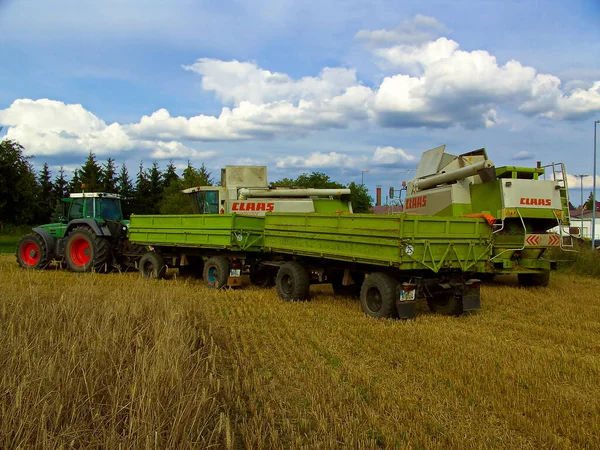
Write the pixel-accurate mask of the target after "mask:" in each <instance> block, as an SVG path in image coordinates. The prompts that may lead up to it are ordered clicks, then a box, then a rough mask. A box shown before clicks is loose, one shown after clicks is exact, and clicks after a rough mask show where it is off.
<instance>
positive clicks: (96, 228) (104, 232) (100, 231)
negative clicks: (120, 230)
mask: <svg viewBox="0 0 600 450" xmlns="http://www.w3.org/2000/svg"><path fill="white" fill-rule="evenodd" d="M80 225H86V226H88V227H90V228H91V229H92V231H93V232H94V233H96V234H97V235H98V236H112V234H111V232H110V230H109V229H108V227H106V226H104V227H101V226H100V225H98V222H96V221H95V220H94V219H75V220H71V221H70V222H69V227H68V228H67V231H66V233H65V236H66V235H67V234H68V233H70V232H71V231H72V230H73V228H75V227H78V226H80Z"/></svg>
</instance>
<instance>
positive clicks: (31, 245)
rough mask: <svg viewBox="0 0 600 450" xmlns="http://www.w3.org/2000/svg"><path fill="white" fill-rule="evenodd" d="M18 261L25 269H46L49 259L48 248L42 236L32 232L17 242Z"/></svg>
mask: <svg viewBox="0 0 600 450" xmlns="http://www.w3.org/2000/svg"><path fill="white" fill-rule="evenodd" d="M16 256H17V262H18V263H19V266H21V267H22V268H23V269H45V268H46V266H47V265H48V264H49V263H50V261H48V249H47V248H46V244H45V243H44V240H43V239H42V237H41V236H40V235H39V234H37V233H31V234H28V235H27V236H24V237H22V238H21V240H20V241H19V243H18V244H17V252H16Z"/></svg>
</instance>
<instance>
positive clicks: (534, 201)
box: [519, 197, 552, 206]
mask: <svg viewBox="0 0 600 450" xmlns="http://www.w3.org/2000/svg"><path fill="white" fill-rule="evenodd" d="M519 203H521V205H529V206H552V200H551V199H549V198H530V197H521V201H520V202H519Z"/></svg>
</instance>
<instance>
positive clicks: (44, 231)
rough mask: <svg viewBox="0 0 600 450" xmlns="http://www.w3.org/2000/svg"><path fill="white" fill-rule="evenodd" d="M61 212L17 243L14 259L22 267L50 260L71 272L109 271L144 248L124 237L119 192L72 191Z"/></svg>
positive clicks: (41, 265) (122, 265) (133, 258)
mask: <svg viewBox="0 0 600 450" xmlns="http://www.w3.org/2000/svg"><path fill="white" fill-rule="evenodd" d="M62 202H63V211H64V212H65V215H64V216H61V217H60V218H59V221H58V222H56V223H51V224H47V225H41V226H40V227H37V228H34V229H33V230H32V233H31V234H29V235H27V236H25V237H23V238H22V239H21V240H20V241H19V244H18V245H17V253H16V256H17V262H18V263H19V265H20V266H21V267H23V268H25V269H45V268H46V267H47V266H48V265H49V264H50V263H51V262H52V261H53V260H56V261H58V262H59V263H61V265H63V266H65V267H67V268H68V269H69V270H71V271H73V272H89V271H92V270H94V271H97V272H101V271H108V270H111V269H112V268H118V269H120V268H126V267H127V266H128V265H132V264H133V263H134V262H135V261H136V259H137V258H138V257H139V254H140V253H141V252H142V251H143V249H138V248H137V247H133V246H131V245H130V244H129V242H128V241H127V239H126V238H127V226H128V221H126V220H123V214H122V212H121V200H120V197H119V196H118V195H114V194H106V193H80V194H71V196H70V197H69V198H64V199H63V200H62Z"/></svg>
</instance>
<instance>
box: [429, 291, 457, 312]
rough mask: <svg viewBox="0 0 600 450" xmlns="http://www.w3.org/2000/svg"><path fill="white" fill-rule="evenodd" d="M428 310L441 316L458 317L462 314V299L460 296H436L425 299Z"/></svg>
mask: <svg viewBox="0 0 600 450" xmlns="http://www.w3.org/2000/svg"><path fill="white" fill-rule="evenodd" d="M427 305H428V306H429V309H430V310H431V311H432V312H434V313H437V314H441V315H443V316H460V315H461V314H462V313H463V306H462V298H461V296H460V295H453V294H447V295H438V296H436V297H427Z"/></svg>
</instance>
